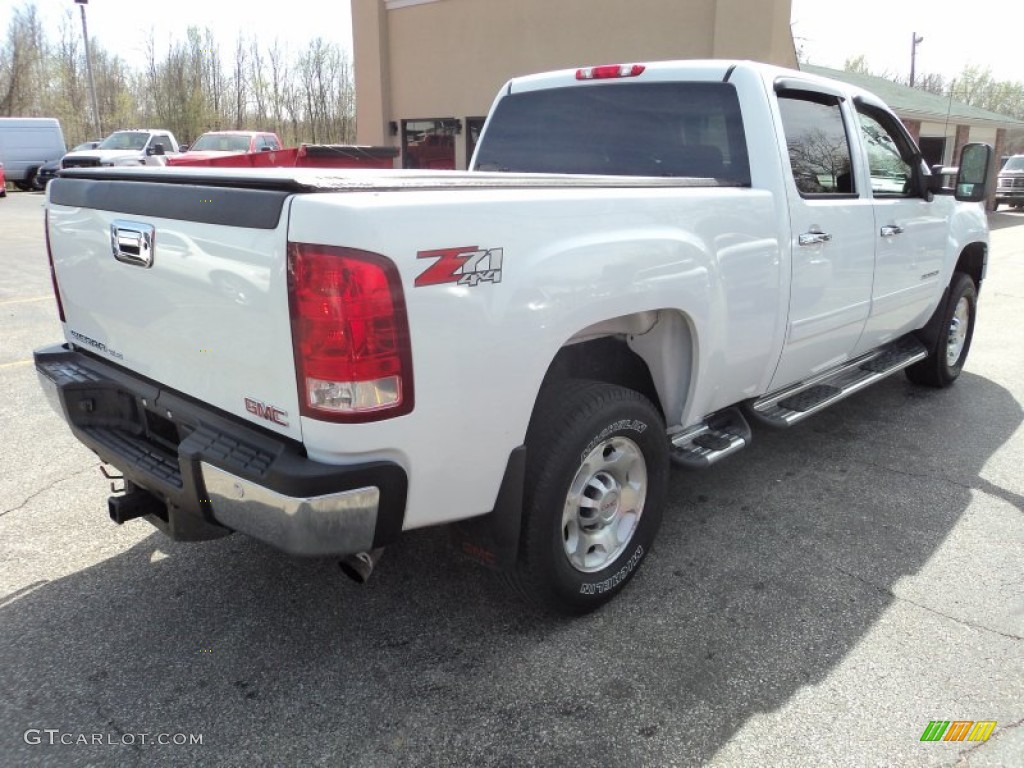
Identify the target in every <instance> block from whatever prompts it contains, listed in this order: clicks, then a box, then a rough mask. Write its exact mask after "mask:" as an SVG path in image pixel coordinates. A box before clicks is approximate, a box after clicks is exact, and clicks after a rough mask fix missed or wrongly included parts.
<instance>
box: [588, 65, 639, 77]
mask: <svg viewBox="0 0 1024 768" xmlns="http://www.w3.org/2000/svg"><path fill="white" fill-rule="evenodd" d="M645 69H647V67H645V66H644V65H643V64H602V65H601V66H600V67H585V68H583V69H577V70H576V79H577V80H608V79H611V78H615V77H636V76H637V75H639V74H641V73H642V72H643V71H644V70H645Z"/></svg>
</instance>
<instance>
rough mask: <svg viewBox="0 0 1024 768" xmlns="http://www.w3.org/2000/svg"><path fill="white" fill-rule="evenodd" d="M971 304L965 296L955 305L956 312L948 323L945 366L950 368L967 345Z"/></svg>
mask: <svg viewBox="0 0 1024 768" xmlns="http://www.w3.org/2000/svg"><path fill="white" fill-rule="evenodd" d="M970 320H971V304H970V302H969V301H968V300H967V297H966V296H961V297H960V301H958V302H957V303H956V311H955V312H953V319H952V320H951V321H950V323H949V337H948V338H947V340H946V365H948V366H949V367H950V368H952V367H953V366H955V365H956V364H957V361H958V360H960V353H961V352H963V351H964V344H966V343H967V329H968V328H969V327H970Z"/></svg>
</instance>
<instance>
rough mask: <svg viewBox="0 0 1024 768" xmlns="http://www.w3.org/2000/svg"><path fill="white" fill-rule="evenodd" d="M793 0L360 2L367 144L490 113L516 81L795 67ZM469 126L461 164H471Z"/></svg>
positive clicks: (359, 103)
mask: <svg viewBox="0 0 1024 768" xmlns="http://www.w3.org/2000/svg"><path fill="white" fill-rule="evenodd" d="M789 19H790V0H352V29H353V41H354V58H355V61H354V66H355V79H356V111H357V112H356V116H357V141H358V142H359V143H360V144H378V145H392V146H398V145H399V144H400V136H396V135H393V128H392V127H391V126H392V124H397V125H400V124H401V121H403V120H412V119H417V118H458V119H460V120H465V118H466V117H478V116H483V115H486V114H487V111H488V110H489V109H490V105H491V102H492V101H493V99H494V96H495V95H496V93H497V91H498V89H499V88H500V87H501V85H502V84H503V83H504V82H505V81H507V80H508V79H509V78H511V77H515V76H519V75H525V74H530V73H534V72H542V71H545V70H550V69H562V68H566V67H575V66H582V65H587V64H602V63H613V62H627V61H639V62H644V61H658V60H663V59H695V58H730V59H754V60H758V61H766V62H770V63H773V64H779V65H781V66H788V67H795V66H796V55H795V52H794V47H793V39H792V36H791V34H790V30H789ZM465 141H466V131H463V132H462V134H460V136H458V137H457V142H458V144H457V148H456V159H457V162H458V166H459V167H465Z"/></svg>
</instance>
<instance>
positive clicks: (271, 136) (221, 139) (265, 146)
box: [167, 131, 281, 165]
mask: <svg viewBox="0 0 1024 768" xmlns="http://www.w3.org/2000/svg"><path fill="white" fill-rule="evenodd" d="M280 148H281V140H280V139H279V138H278V137H277V134H276V133H266V132H263V131H208V132H206V133H204V134H203V135H202V136H200V137H199V138H198V139H196V140H195V141H194V142H192V144H191V146H189V148H188V150H187V151H185V152H182V153H181V154H180V155H178V156H176V157H174V158H167V164H168V165H179V164H181V165H186V164H187V163H186V162H184V161H186V160H192V159H198V158H209V157H222V156H224V155H227V154H235V153H239V152H271V151H273V150H277V149H280Z"/></svg>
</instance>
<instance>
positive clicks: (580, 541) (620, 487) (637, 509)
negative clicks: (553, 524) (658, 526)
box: [562, 437, 647, 573]
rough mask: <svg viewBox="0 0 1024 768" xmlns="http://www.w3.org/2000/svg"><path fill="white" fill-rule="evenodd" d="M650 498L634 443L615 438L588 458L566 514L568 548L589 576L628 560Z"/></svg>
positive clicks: (574, 481) (574, 562) (564, 535)
mask: <svg viewBox="0 0 1024 768" xmlns="http://www.w3.org/2000/svg"><path fill="white" fill-rule="evenodd" d="M646 497H647V463H646V461H644V455H643V453H642V452H641V451H640V448H639V447H638V446H637V444H636V443H634V442H633V441H632V440H630V439H629V438H628V437H611V438H608V439H607V440H604V441H603V442H601V443H600V444H598V445H597V446H596V447H595V448H594V449H593V450H592V451H590V453H588V454H587V456H586V458H585V459H584V460H583V463H582V464H581V465H580V468H579V469H578V470H577V471H576V476H575V477H574V478H573V479H572V483H571V484H570V486H569V494H568V495H567V496H566V499H565V507H564V509H563V511H562V547H563V548H564V550H565V556H566V557H567V558H569V562H570V563H571V564H572V567H573V568H575V569H576V570H577V571H581V572H583V573H594V572H595V571H600V570H601V569H602V568H606V567H607V566H608V565H609V564H610V563H613V562H614V561H615V559H616V558H617V557H618V556H619V555H620V554H622V551H623V550H624V549H625V548H626V546H627V545H628V544H629V542H630V540H631V539H632V538H633V533H634V532H635V531H636V529H637V525H639V523H640V516H641V515H642V514H643V511H644V500H645V499H646Z"/></svg>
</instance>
